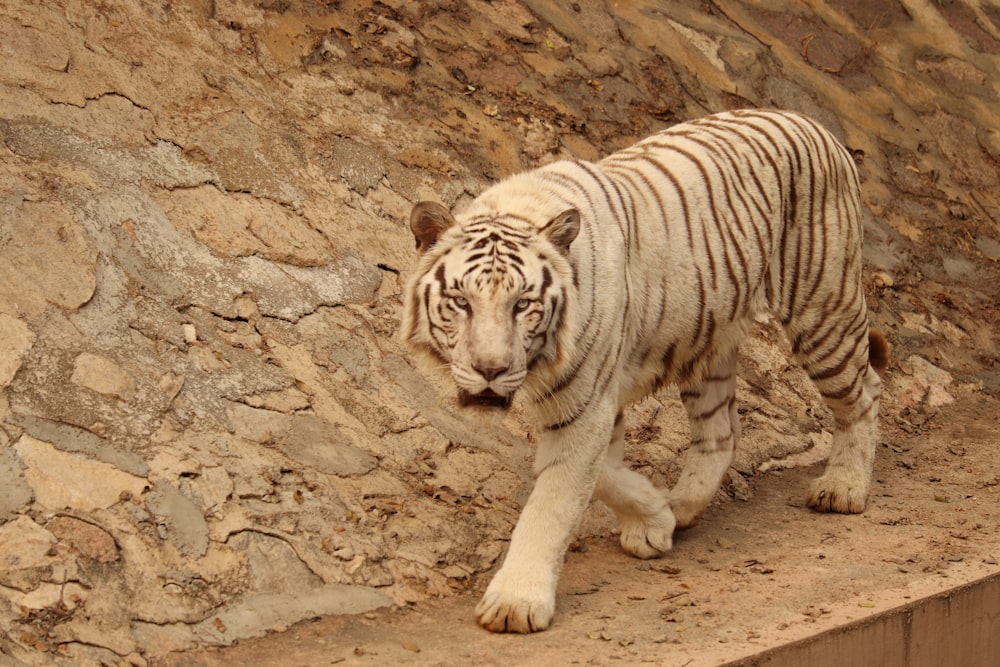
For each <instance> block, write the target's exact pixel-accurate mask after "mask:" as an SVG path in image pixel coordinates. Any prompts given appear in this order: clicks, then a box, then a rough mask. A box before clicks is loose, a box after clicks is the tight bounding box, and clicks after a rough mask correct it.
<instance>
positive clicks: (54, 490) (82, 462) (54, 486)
mask: <svg viewBox="0 0 1000 667" xmlns="http://www.w3.org/2000/svg"><path fill="white" fill-rule="evenodd" d="M14 451H15V452H16V453H17V455H18V457H20V459H21V461H22V462H23V463H24V478H25V480H27V482H28V485H29V486H30V487H31V489H32V491H33V492H34V495H35V501H36V502H38V503H39V504H40V505H42V506H43V507H46V508H48V509H55V510H58V509H63V508H70V509H75V510H81V511H90V510H96V509H107V508H108V507H111V506H112V505H114V504H115V503H117V502H119V501H121V499H122V494H125V493H127V494H129V495H131V496H133V497H138V496H139V495H140V494H141V493H142V492H143V490H144V489H145V488H146V486H147V482H146V480H145V479H144V478H142V477H136V476H135V475H130V474H128V473H126V472H122V471H121V470H118V469H116V468H115V467H113V466H111V465H108V464H107V463H101V462H99V461H93V460H90V459H87V458H84V457H82V456H77V455H76V454H68V453H66V452H62V451H59V450H58V449H56V448H55V447H53V446H52V445H51V444H49V443H47V442H43V441H41V440H36V439H35V438H32V437H31V436H29V435H22V436H21V437H20V439H18V441H17V443H16V444H15V445H14Z"/></svg>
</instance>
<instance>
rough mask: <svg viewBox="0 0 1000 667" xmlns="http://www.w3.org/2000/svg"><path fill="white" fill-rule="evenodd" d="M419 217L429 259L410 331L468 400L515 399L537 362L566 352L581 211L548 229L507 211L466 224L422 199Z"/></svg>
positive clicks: (415, 294) (414, 224)
mask: <svg viewBox="0 0 1000 667" xmlns="http://www.w3.org/2000/svg"><path fill="white" fill-rule="evenodd" d="M552 225H555V227H553V228H552V229H550V227H552ZM410 226H411V229H412V230H413V233H414V237H415V238H416V241H417V249H418V250H419V251H420V252H421V260H420V266H419V268H418V271H417V274H416V276H415V277H414V278H413V279H412V280H411V282H410V284H409V286H408V289H407V291H406V304H405V310H404V327H403V336H404V338H405V340H406V341H407V342H408V343H409V344H410V345H411V346H413V347H415V348H417V349H423V350H424V351H427V352H430V353H431V354H432V355H433V356H435V357H437V358H438V359H439V360H440V361H442V362H443V363H445V364H447V366H448V367H449V368H450V370H451V375H452V378H453V379H454V381H455V384H456V385H457V387H458V397H459V402H460V403H461V404H462V405H463V406H483V407H500V408H506V407H508V406H509V405H510V401H511V398H512V397H513V395H514V392H515V391H516V390H517V389H518V387H520V386H521V384H522V383H523V382H524V380H525V378H526V377H527V375H528V373H529V371H530V370H531V369H532V367H533V366H534V365H535V364H536V362H538V361H539V360H543V359H548V360H554V359H555V358H556V357H557V356H558V349H559V344H560V340H559V338H560V336H559V331H560V328H561V325H562V324H563V323H564V319H565V317H566V305H567V299H568V290H569V289H570V288H571V285H572V272H571V269H570V266H569V262H568V260H567V258H566V250H567V249H568V246H569V242H571V241H572V239H573V238H574V237H575V236H576V232H577V231H578V230H579V216H578V214H577V212H576V211H575V210H571V211H567V212H565V213H563V214H562V215H560V216H558V217H557V218H556V219H555V220H553V221H552V223H551V224H550V225H548V226H546V227H543V228H541V229H539V228H536V227H533V226H531V225H528V224H525V223H524V221H520V222H519V223H517V224H514V223H513V222H512V221H509V220H508V221H504V219H503V218H502V217H501V216H496V217H490V218H475V219H472V220H465V221H464V222H463V224H461V225H459V224H458V223H456V221H455V219H454V218H453V217H452V216H451V214H450V213H449V212H448V211H447V209H445V208H444V207H442V206H441V205H440V204H434V203H432V202H421V203H420V204H417V206H415V207H414V210H413V214H412V215H411V224H410ZM567 238H568V241H567Z"/></svg>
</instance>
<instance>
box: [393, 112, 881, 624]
mask: <svg viewBox="0 0 1000 667" xmlns="http://www.w3.org/2000/svg"><path fill="white" fill-rule="evenodd" d="M776 125H777V126H781V127H783V128H785V129H787V130H789V133H790V134H792V135H794V136H804V137H805V139H803V140H802V141H803V142H805V144H807V147H806V148H805V149H804V150H803V151H802V155H804V156H806V157H804V158H802V159H803V160H804V161H806V162H808V161H809V160H814V162H812V163H809V164H808V165H807V166H808V167H809V168H811V169H812V170H813V173H814V174H818V176H817V177H816V182H818V183H819V186H820V187H826V188H828V189H829V190H830V191H831V192H830V193H828V194H830V196H829V197H827V198H826V200H827V204H828V208H827V210H825V211H824V212H823V215H824V216H825V217H826V218H827V220H826V222H825V223H824V224H822V225H820V224H817V223H816V222H815V221H813V220H812V219H811V218H810V213H811V211H812V210H813V209H812V207H811V204H810V202H809V201H807V199H808V197H809V196H810V189H809V188H810V187H813V185H810V184H809V183H808V179H806V178H803V179H801V180H803V181H806V183H801V182H799V181H798V180H796V178H795V177H793V162H794V161H793V160H790V159H788V157H787V154H788V151H786V150H785V148H787V147H786V146H781V147H780V148H779V149H777V150H776V151H775V155H774V156H772V159H768V160H760V161H758V162H754V160H753V159H751V157H747V156H748V155H749V154H751V153H753V150H754V146H759V145H761V142H760V141H759V138H760V136H761V135H760V134H758V135H757V140H755V141H757V143H756V144H754V143H752V142H747V143H743V144H741V143H740V142H741V139H740V137H739V135H738V132H739V131H740V130H738V129H737V130H735V131H734V129H733V128H739V127H741V126H750V127H751V128H752V129H751V133H753V132H758V133H768V132H771V133H773V135H774V136H777V137H778V139H777V140H776V141H777V142H778V143H779V144H781V142H783V141H786V140H785V139H783V138H782V137H784V136H787V134H786V133H784V132H777V131H775V130H774V127H775V126H776ZM753 128H755V129H753ZM734 132H735V133H734ZM728 133H732V134H728ZM720 137H721V138H720ZM706 141H710V142H711V141H715V142H717V144H716V145H717V146H718V149H717V150H716V152H715V153H712V152H711V151H707V150H706V149H705V148H704V145H705V142H706ZM817 146H822V147H823V149H824V150H827V151H829V155H825V156H824V155H822V151H817ZM691 155H694V156H696V157H697V161H695V160H692V159H689V156H691ZM719 156H722V157H719ZM744 158H745V159H744ZM741 159H742V160H744V161H743V162H739V160H741ZM734 164H736V165H737V166H735V167H734V166H733V165H734ZM773 164H777V165H778V170H777V171H774V169H772V168H770V167H769V165H773ZM796 168H797V167H796ZM733 169H735V170H736V171H737V172H739V173H737V174H735V175H733V174H732V170H733ZM667 170H668V171H669V177H668V176H665V175H664V173H665V171H667ZM824 170H830V171H824ZM751 172H752V176H751ZM740 179H742V180H741V185H740V186H739V187H738V188H735V189H734V187H733V183H734V182H737V181H740ZM630 183H631V185H629V184H630ZM644 183H645V184H653V186H654V190H652V191H651V190H649V189H648V188H647V186H646V185H643V184H644ZM630 188H631V189H630ZM782 188H784V191H783V190H782ZM789 188H794V189H795V192H793V193H791V195H790V194H789V192H788V189H789ZM623 191H625V193H626V194H625V195H624V196H623V195H622V192H623ZM790 202H795V205H793V204H792V203H790ZM713 206H714V208H713ZM859 211H860V199H859V194H858V179H857V174H856V172H855V170H854V165H853V163H852V162H851V159H850V157H849V156H848V155H847V153H846V151H844V149H843V148H842V147H840V146H839V145H838V144H836V142H835V141H834V140H833V139H832V137H830V136H829V135H828V134H827V133H825V131H823V130H821V129H819V128H818V127H817V126H815V125H813V124H811V123H810V122H809V121H807V120H805V119H802V118H801V117H799V116H795V115H790V114H782V113H779V112H750V113H748V114H720V115H719V116H716V117H713V118H710V119H709V120H708V122H707V123H705V124H702V125H697V126H696V125H683V126H679V127H677V128H674V129H672V130H670V131H668V132H666V133H663V134H660V135H655V136H653V137H650V138H649V139H648V140H646V141H644V142H640V143H639V144H637V145H636V146H633V147H632V148H630V149H626V150H625V151H622V152H620V153H617V154H615V155H612V156H610V157H608V158H606V159H605V160H603V161H601V162H600V163H597V164H596V165H594V164H588V163H582V162H559V163H555V164H552V165H549V166H547V167H544V168H542V169H539V170H536V171H533V172H528V173H525V174H520V175H517V176H514V177H512V178H510V179H508V180H506V181H504V182H502V183H500V184H498V185H496V186H494V187H493V188H491V189H489V190H487V191H486V192H485V193H483V194H482V195H481V196H480V197H478V198H477V199H476V200H475V201H474V202H473V203H472V204H471V205H470V207H469V209H468V210H466V211H465V212H463V214H462V215H461V216H460V217H459V219H458V220H454V219H452V218H451V216H450V214H449V213H448V212H447V211H444V210H443V209H441V208H440V207H439V206H437V205H432V204H428V203H422V204H419V205H418V207H416V208H415V209H414V218H413V220H412V222H411V225H412V226H413V228H414V234H415V236H416V237H417V240H418V244H423V245H422V247H423V253H422V256H421V261H420V266H419V267H418V269H417V272H416V273H415V275H414V277H413V278H412V279H411V281H410V283H409V285H408V287H407V290H406V304H405V311H404V318H403V336H404V338H405V339H406V340H407V342H409V343H410V345H411V346H413V347H414V348H415V349H418V350H423V351H427V352H430V353H431V354H432V355H434V356H436V357H437V358H438V359H440V360H442V361H444V362H447V364H448V365H449V366H450V368H451V371H452V376H453V378H454V380H455V382H456V384H457V385H458V387H459V388H460V389H462V390H464V391H466V392H469V393H472V394H476V393H479V392H482V391H484V390H485V389H487V388H488V389H490V390H491V391H493V392H496V393H498V394H501V395H508V394H510V393H511V392H513V391H514V390H515V389H516V390H518V391H520V392H522V393H524V394H526V395H527V397H528V399H529V400H530V401H531V402H532V403H533V404H534V408H535V413H536V416H537V419H538V425H539V430H538V439H539V445H538V451H537V454H536V460H535V473H536V475H537V478H536V481H535V486H534V489H533V491H532V493H531V495H530V497H529V499H528V501H527V504H526V505H525V507H524V510H523V511H522V514H521V517H520V519H519V521H518V523H517V526H516V528H515V529H514V533H513V535H512V537H511V544H510V548H509V550H508V553H507V556H506V559H505V561H504V564H503V566H502V567H501V568H500V570H499V572H497V574H496V576H495V577H494V579H493V581H492V582H491V583H490V585H489V587H488V588H487V590H486V594H485V595H484V596H483V599H482V601H481V602H480V603H479V605H478V607H477V608H476V616H477V618H478V620H479V623H480V624H482V625H483V626H484V627H486V628H488V629H490V630H494V631H512V632H532V631H537V630H541V629H544V628H546V627H547V626H548V625H549V623H550V621H551V619H552V616H553V613H554V610H555V590H556V582H557V580H558V575H559V571H560V568H561V565H562V562H563V558H564V555H565V551H566V547H567V544H568V542H569V539H570V535H571V532H572V530H573V529H574V527H575V526H576V525H577V522H578V521H579V520H580V518H581V515H582V513H583V511H584V508H585V507H586V505H587V502H588V501H589V499H590V497H591V495H593V494H596V496H597V497H598V498H600V499H601V500H602V501H603V502H605V503H606V504H607V505H608V506H609V507H610V508H611V509H612V510H613V511H614V513H615V514H616V516H617V517H618V520H619V523H620V526H621V544H622V548H623V549H624V550H625V551H626V552H628V553H630V554H632V555H634V556H637V557H640V558H651V557H655V556H659V555H661V554H663V553H664V552H666V551H667V550H669V549H670V548H671V544H672V535H673V531H674V528H675V525H676V526H690V525H693V524H694V523H695V522H696V521H697V518H698V515H699V514H701V512H702V511H703V510H704V509H705V507H706V506H707V505H708V503H709V502H710V501H711V498H712V496H713V495H714V493H715V491H716V490H717V489H718V485H719V482H720V480H721V479H722V476H723V475H724V474H725V471H726V469H727V467H728V466H729V465H730V463H731V461H732V456H733V451H734V449H735V447H736V446H737V444H738V441H739V436H740V427H739V420H738V414H737V410H736V403H735V400H734V390H735V373H736V348H737V346H738V345H739V343H740V342H741V341H742V340H743V338H744V337H745V336H746V335H747V332H748V331H749V329H750V328H751V326H752V325H753V322H754V319H755V318H756V317H758V316H759V315H760V314H761V313H766V312H772V313H775V314H776V315H779V316H780V315H781V314H782V313H783V312H785V311H786V308H787V309H788V311H787V312H789V313H791V312H792V311H794V317H792V316H789V317H788V322H787V327H786V328H787V330H788V333H789V335H790V336H791V337H792V338H793V340H798V341H799V343H800V344H801V346H802V348H803V349H809V353H808V354H806V353H802V354H799V355H798V356H799V359H800V361H802V363H803V365H804V366H805V367H806V369H807V370H810V371H811V372H813V373H814V375H815V376H816V377H817V378H818V379H817V385H818V386H819V387H820V389H821V391H825V392H826V394H827V395H830V396H834V395H835V394H836V393H837V391H838V390H839V389H840V387H841V386H842V385H843V384H844V382H846V380H845V379H844V377H845V376H850V377H858V378H862V379H863V382H862V387H861V389H860V391H859V392H853V391H852V392H851V393H850V394H849V395H848V396H845V397H844V398H843V399H835V398H830V399H828V404H829V405H830V407H831V408H832V409H833V411H834V416H835V418H836V420H837V428H836V430H835V433H834V440H833V452H832V454H831V457H830V462H829V465H828V467H827V471H826V472H825V473H824V475H823V476H822V477H820V478H819V479H817V480H816V481H815V482H814V484H813V486H812V488H811V491H810V495H809V504H810V506H812V507H815V508H816V509H819V510H823V511H837V512H860V511H861V510H862V509H863V508H864V506H865V502H866V498H867V495H868V486H869V480H870V476H871V467H872V459H873V455H874V450H875V424H876V415H877V411H878V396H879V393H880V383H879V379H878V376H877V375H876V374H875V373H874V372H871V369H870V368H869V367H868V362H867V350H868V348H867V344H864V345H863V346H862V345H861V343H857V344H855V345H853V347H852V346H851V345H852V343H851V341H857V340H859V339H858V338H857V336H856V335H854V333H852V332H855V333H856V332H857V331H858V330H859V329H858V326H863V327H864V331H865V332H867V319H866V317H867V316H866V311H865V304H864V297H863V294H861V288H860V282H859V281H858V282H857V284H850V283H848V288H849V289H851V290H854V292H852V294H851V295H850V297H849V298H845V299H842V300H839V301H837V300H836V299H831V298H826V297H827V296H829V295H831V294H834V290H838V289H839V288H840V285H841V283H842V280H843V278H844V276H845V275H847V276H853V275H855V274H857V275H858V276H860V243H861V221H860V213H859ZM793 216H794V218H793ZM786 218H788V219H786ZM484 221H487V223H484ZM489 221H493V222H489ZM484 224H489V225H494V224H495V227H490V228H489V229H496V230H506V232H505V233H510V234H514V235H515V236H518V238H521V237H523V239H524V240H523V241H522V242H519V244H520V246H521V248H522V251H521V252H520V254H519V257H520V263H519V264H518V266H517V267H514V266H508V267H507V270H504V271H496V272H492V273H491V272H490V270H489V266H491V265H489V264H484V260H482V259H481V252H480V248H483V247H485V248H487V249H489V250H491V251H492V252H495V253H501V251H502V250H503V249H504V245H503V244H502V243H495V244H493V245H490V244H489V243H485V242H484V243H480V244H478V245H475V244H474V243H473V242H474V241H480V240H482V239H483V238H485V235H486V232H483V231H482V230H483V229H484V227H483V225H484ZM498 233H499V232H498ZM809 234H812V235H813V237H814V238H813V241H812V242H813V243H816V244H821V245H822V251H821V252H818V253H812V254H810V255H809V256H810V257H812V259H813V261H814V262H817V263H819V262H824V264H823V266H824V267H826V268H825V269H824V270H825V271H827V272H828V274H829V275H825V276H824V277H823V280H821V281H820V282H819V283H817V284H816V285H815V286H813V285H812V284H811V283H810V282H809V281H811V280H813V279H814V278H813V276H814V275H816V271H813V268H814V267H811V266H807V267H806V269H807V270H806V272H805V273H803V274H801V275H800V274H796V277H797V278H801V282H802V283H804V284H805V285H806V287H805V288H804V289H806V288H808V289H812V291H813V292H814V293H815V298H814V301H815V303H813V302H806V301H801V300H796V294H797V293H796V292H795V282H796V281H795V280H791V279H789V277H788V275H786V274H787V273H788V272H789V271H792V270H793V268H794V267H792V266H791V265H790V263H789V262H785V261H783V260H784V259H787V257H783V255H782V253H783V252H785V250H784V249H785V248H786V247H788V246H785V245H783V243H784V242H790V243H792V244H793V245H792V246H790V247H798V246H796V245H794V244H797V243H799V242H800V241H799V239H800V237H801V238H806V237H805V236H803V235H809ZM789 238H791V240H790V241H788V239H789ZM474 245H475V248H473V246H474ZM804 261H806V260H803V262H804ZM798 264H799V262H798V260H796V262H795V267H797V266H798ZM484 266H485V267H487V268H485V269H484V268H483V267H484ZM546 270H547V271H548V272H549V274H550V283H551V286H556V287H558V286H561V287H562V288H563V289H564V293H565V303H564V306H565V307H564V308H563V309H562V310H561V311H560V312H561V315H559V317H561V319H559V318H558V317H557V316H556V314H555V313H554V312H553V311H552V309H551V308H549V307H548V306H547V305H546V304H545V303H541V304H539V303H536V302H535V301H533V300H532V299H533V297H534V293H533V292H532V290H531V286H532V285H536V284H538V283H539V282H540V276H541V275H542V272H543V271H546ZM783 271H784V272H785V273H782V272H783ZM810 271H811V273H810ZM442 276H443V280H442ZM522 276H526V277H524V278H522ZM525 301H527V302H531V304H532V305H531V308H530V309H529V310H525V311H523V312H522V311H520V310H518V308H519V305H518V304H521V303H523V302H525ZM539 301H540V300H539ZM833 301H837V302H838V303H840V302H842V303H843V306H842V307H841V308H840V310H837V311H836V312H827V311H825V310H823V308H824V307H825V306H823V304H824V303H827V304H828V303H831V302H833ZM789 304H790V305H789ZM429 317H430V318H436V319H435V322H434V326H431V322H430V321H429ZM531 318H536V319H531ZM828 321H830V322H831V324H829V325H828V324H827V322H828ZM546 322H548V323H549V326H550V328H551V333H552V334H554V335H552V336H550V337H548V338H545V339H544V340H543V339H540V338H538V337H534V338H533V335H534V333H533V332H534V331H535V329H537V328H538V325H539V324H540V323H546ZM858 322H860V325H857V323H858ZM817 327H820V328H819V329H817ZM823 327H829V328H830V331H831V332H832V333H831V334H830V335H828V336H822V337H821V336H819V335H818V334H816V333H815V332H816V331H817V330H818V331H820V332H821V333H822V331H824V330H825V329H824V328H823ZM852 335H854V338H851V336H852ZM866 340H867V339H866ZM817 341H818V342H817ZM844 341H848V342H846V343H845V342H844ZM841 356H844V358H847V359H848V361H849V364H848V366H849V368H848V372H847V373H846V374H845V373H837V374H835V375H834V376H833V377H828V376H829V375H831V373H830V372H828V371H829V367H830V365H831V364H832V363H833V362H832V361H831V360H836V359H840V358H841ZM484 369H486V370H488V371H490V372H489V373H488V374H489V375H493V374H494V371H502V372H496V373H495V375H496V376H495V377H492V378H488V377H486V373H484ZM854 369H859V370H858V374H857V375H855V374H853V371H854ZM848 379H849V378H848ZM664 382H678V383H679V384H680V388H681V391H682V399H683V401H684V405H685V409H686V410H687V412H688V415H689V417H690V418H691V427H692V428H691V430H692V444H691V447H690V448H689V450H688V454H687V459H686V462H685V465H684V468H683V470H682V472H681V475H680V478H679V479H678V481H677V484H676V485H675V487H674V489H673V490H672V491H670V492H668V491H666V490H665V489H660V488H657V487H655V486H654V485H653V484H652V483H651V482H650V481H649V480H648V479H646V478H645V477H643V476H642V475H640V474H639V473H636V472H634V471H632V470H630V469H629V468H628V467H627V466H626V465H625V463H624V461H623V458H622V457H623V449H624V431H623V425H622V421H621V418H620V415H621V411H622V409H623V408H624V406H626V405H627V404H629V403H630V402H631V401H633V400H636V399H637V398H640V397H642V396H644V395H646V394H648V393H649V392H650V391H653V390H655V389H656V388H657V387H658V386H659V385H660V384H662V383H664Z"/></svg>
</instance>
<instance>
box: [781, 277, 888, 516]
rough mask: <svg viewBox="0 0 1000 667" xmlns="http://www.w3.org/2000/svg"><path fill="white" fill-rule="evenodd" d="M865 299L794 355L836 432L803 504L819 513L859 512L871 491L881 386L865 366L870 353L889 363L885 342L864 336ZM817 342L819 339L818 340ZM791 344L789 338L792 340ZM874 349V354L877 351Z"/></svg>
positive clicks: (868, 366)
mask: <svg viewBox="0 0 1000 667" xmlns="http://www.w3.org/2000/svg"><path fill="white" fill-rule="evenodd" d="M863 298H864V297H863V296H860V297H859V299H860V303H861V304H862V305H861V308H859V309H858V310H857V311H856V312H855V314H854V317H847V318H836V319H834V324H833V325H832V326H831V327H829V328H828V329H827V330H826V331H825V332H823V333H822V334H821V335H819V336H814V337H813V341H815V342H813V341H809V343H811V346H810V348H809V349H808V351H807V352H806V351H803V350H802V349H798V350H796V349H795V348H796V347H799V346H804V345H806V343H802V342H801V341H800V342H799V343H798V345H795V346H793V351H794V352H797V355H798V356H799V357H800V359H801V360H802V366H803V368H804V369H805V370H806V373H807V374H808V375H809V377H810V379H812V381H813V383H814V384H815V385H816V387H817V388H818V389H819V392H820V394H821V395H822V396H823V399H824V400H825V402H826V404H827V406H829V408H830V410H831V411H832V412H833V417H834V431H833V444H832V446H831V450H830V458H829V459H828V460H827V464H826V470H825V471H824V472H823V474H822V475H821V476H820V477H818V478H817V479H815V480H813V482H812V484H811V486H810V488H809V494H808V496H807V502H808V504H809V506H810V507H812V508H813V509H815V510H818V511H820V512H840V513H843V514H857V513H860V512H863V511H864V509H865V505H866V504H867V502H868V492H869V489H870V487H871V477H872V466H873V463H874V460H875V444H876V440H877V438H878V407H879V398H880V396H881V395H882V381H881V379H880V378H879V376H878V373H877V372H876V371H875V369H874V368H873V367H872V365H871V363H869V354H870V350H871V351H872V353H874V355H876V356H872V361H875V362H876V363H879V362H878V361H876V359H877V358H878V357H877V355H882V357H881V358H883V359H887V356H886V355H887V354H888V351H887V347H886V346H885V342H884V339H882V338H881V336H877V335H876V334H872V335H871V343H869V339H870V334H869V331H868V318H867V315H866V312H865V307H864V305H863V304H864V301H863ZM817 339H818V340H817ZM794 340H795V339H794V338H793V341H794ZM876 348H877V349H876Z"/></svg>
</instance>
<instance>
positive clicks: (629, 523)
mask: <svg viewBox="0 0 1000 667" xmlns="http://www.w3.org/2000/svg"><path fill="white" fill-rule="evenodd" d="M675 524H676V521H675V520H674V514H673V512H671V511H670V508H669V507H665V508H663V509H662V510H660V512H659V513H657V514H653V515H651V516H645V517H630V518H625V519H622V520H621V529H622V536H621V543H622V549H624V550H625V553H627V554H630V555H632V556H635V557H636V558H657V557H659V556H662V555H663V554H665V553H666V552H668V551H670V548H671V547H672V546H673V535H674V525H675Z"/></svg>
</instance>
